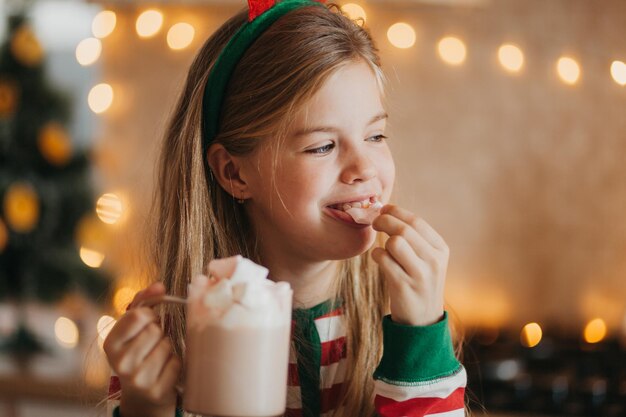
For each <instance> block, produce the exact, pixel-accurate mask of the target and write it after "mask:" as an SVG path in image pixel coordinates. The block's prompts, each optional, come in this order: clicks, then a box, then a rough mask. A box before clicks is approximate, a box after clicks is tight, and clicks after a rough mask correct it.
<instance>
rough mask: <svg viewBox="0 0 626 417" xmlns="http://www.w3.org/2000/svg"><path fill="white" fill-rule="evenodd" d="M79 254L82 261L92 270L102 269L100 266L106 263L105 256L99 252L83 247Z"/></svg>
mask: <svg viewBox="0 0 626 417" xmlns="http://www.w3.org/2000/svg"><path fill="white" fill-rule="evenodd" d="M79 254H80V259H81V260H82V261H83V262H84V263H85V265H87V266H89V267H91V268H100V265H102V262H104V254H103V253H100V252H98V251H97V250H93V249H88V248H86V247H84V246H81V248H80V252H79Z"/></svg>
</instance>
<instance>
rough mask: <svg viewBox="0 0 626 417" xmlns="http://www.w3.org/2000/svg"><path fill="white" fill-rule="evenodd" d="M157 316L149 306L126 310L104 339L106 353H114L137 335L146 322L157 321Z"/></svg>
mask: <svg viewBox="0 0 626 417" xmlns="http://www.w3.org/2000/svg"><path fill="white" fill-rule="evenodd" d="M158 321H159V318H158V317H157V315H156V314H155V313H154V311H153V310H152V309H151V308H148V307H140V308H135V309H133V310H132V311H128V312H127V313H126V314H124V316H122V317H121V318H120V319H119V320H118V321H117V323H116V324H115V326H113V328H112V329H111V332H110V333H109V335H108V336H107V338H106V339H105V341H104V351H105V352H107V355H109V354H113V355H115V354H116V353H117V352H119V350H120V349H121V348H122V346H124V345H125V344H126V343H127V342H128V341H130V340H131V339H133V338H134V337H135V336H137V335H138V334H139V333H140V332H141V331H142V330H143V329H144V327H146V326H147V325H148V324H150V323H153V322H158Z"/></svg>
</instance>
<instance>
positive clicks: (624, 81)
mask: <svg viewBox="0 0 626 417" xmlns="http://www.w3.org/2000/svg"><path fill="white" fill-rule="evenodd" d="M611 77H613V81H615V82H616V83H618V84H619V85H621V86H622V87H623V86H625V85H626V64H624V63H623V62H622V61H613V62H612V63H611Z"/></svg>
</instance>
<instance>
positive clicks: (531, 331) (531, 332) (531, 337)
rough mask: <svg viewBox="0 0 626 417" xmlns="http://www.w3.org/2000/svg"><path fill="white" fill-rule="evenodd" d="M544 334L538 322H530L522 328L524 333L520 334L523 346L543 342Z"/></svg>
mask: <svg viewBox="0 0 626 417" xmlns="http://www.w3.org/2000/svg"><path fill="white" fill-rule="evenodd" d="M542 336H543V332H542V331H541V326H539V324H537V323H528V324H527V325H526V326H524V328H523V329H522V333H521V334H520V341H521V342H522V345H523V346H526V347H529V348H531V347H535V346H537V345H538V344H539V342H541V338H542Z"/></svg>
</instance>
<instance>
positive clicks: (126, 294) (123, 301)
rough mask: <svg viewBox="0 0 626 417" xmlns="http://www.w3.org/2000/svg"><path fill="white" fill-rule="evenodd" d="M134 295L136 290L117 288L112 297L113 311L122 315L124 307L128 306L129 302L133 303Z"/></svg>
mask: <svg viewBox="0 0 626 417" xmlns="http://www.w3.org/2000/svg"><path fill="white" fill-rule="evenodd" d="M135 294H137V290H134V289H132V288H130V287H121V288H119V289H118V290H117V291H116V292H115V295H114V296H113V306H114V307H115V310H116V311H117V312H118V313H119V314H124V312H125V311H126V307H127V306H128V305H129V304H130V302H131V301H133V298H134V297H135Z"/></svg>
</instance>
